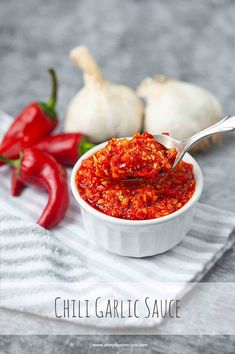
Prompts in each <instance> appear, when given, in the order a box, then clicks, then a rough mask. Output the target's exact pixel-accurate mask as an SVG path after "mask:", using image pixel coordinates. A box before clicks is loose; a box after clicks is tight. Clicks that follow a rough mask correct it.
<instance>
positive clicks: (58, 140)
mask: <svg viewBox="0 0 235 354" xmlns="http://www.w3.org/2000/svg"><path fill="white" fill-rule="evenodd" d="M35 146H36V147H37V148H38V149H40V150H43V151H45V152H47V153H49V154H50V155H52V156H53V157H54V158H55V159H56V160H57V161H58V162H60V163H61V164H62V165H64V166H73V165H74V164H75V163H76V162H77V160H78V159H79V157H80V156H81V155H82V154H84V153H85V152H86V151H88V150H89V149H91V148H92V147H93V146H95V145H94V144H91V143H90V142H89V141H88V140H87V139H86V138H85V136H84V135H83V134H81V133H61V134H57V135H54V136H48V137H47V138H46V139H43V140H42V141H40V142H39V143H37V144H36V145H35Z"/></svg>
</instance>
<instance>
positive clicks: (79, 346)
mask: <svg viewBox="0 0 235 354" xmlns="http://www.w3.org/2000/svg"><path fill="white" fill-rule="evenodd" d="M234 23H235V2H234V1H232V0H207V1H204V0H198V1H196V0H194V1H193V0H192V1H188V0H178V1H173V0H172V1H171V0H162V1H161V0H145V1H144V0H119V1H118V0H100V1H96V0H67V1H65V0H50V1H46V0H38V1H34V0H20V1H17V0H15V1H14V0H0V80H1V86H0V108H1V109H3V110H5V111H7V112H9V113H11V114H16V113H17V112H18V111H19V110H20V109H21V108H22V107H23V106H24V105H25V104H26V103H28V101H30V100H34V99H35V98H38V99H42V98H46V97H47V94H48V77H47V73H46V69H47V68H48V67H49V66H53V67H55V68H56V69H57V71H58V75H59V80H60V93H59V105H58V111H59V112H60V115H61V118H63V117H64V113H65V108H66V105H67V103H68V100H69V99H70V97H71V96H72V95H73V94H74V93H75V92H76V90H77V89H78V87H79V86H80V85H81V83H82V80H81V73H80V72H79V70H78V69H77V68H76V67H75V66H74V65H72V63H71V62H70V61H69V59H68V52H69V50H70V49H71V48H73V47H74V46H75V45H78V44H85V45H87V46H88V47H89V48H90V50H91V52H92V53H93V55H94V56H95V58H96V59H97V61H98V63H99V64H100V65H101V66H102V69H103V72H104V74H105V75H106V76H107V77H108V78H110V79H112V80H114V81H116V82H122V83H126V84H128V85H130V86H132V87H133V88H134V87H136V86H137V84H138V83H139V81H140V80H141V79H142V78H144V77H145V76H150V75H155V74H156V73H163V74H166V75H168V76H173V77H177V78H180V79H183V80H188V81H192V82H194V83H196V84H200V85H202V86H204V87H205V88H208V89H210V90H211V91H213V92H214V93H215V94H216V95H217V96H218V97H219V99H220V100H221V102H222V104H223V107H224V113H225V115H227V114H234V113H235V102H234V101H235V100H234V99H235V65H234V57H235V56H234V54H235V49H234V48H235V34H234ZM0 129H1V125H0ZM234 139H235V136H234V135H233V134H231V135H228V136H226V137H224V139H223V142H222V143H221V144H220V145H218V146H217V147H214V148H213V149H212V150H211V151H210V152H208V153H206V154H203V155H199V156H198V157H197V159H198V161H199V163H200V164H201V166H202V169H203V172H204V176H205V189H204V193H203V196H202V201H203V202H204V203H208V204H211V205H214V206H219V207H223V208H224V209H228V210H233V211H235V143H234V142H235V140H234ZM234 254H235V247H234V248H233V249H232V250H231V251H229V252H227V254H226V255H225V256H224V257H223V259H221V260H220V262H219V263H218V264H217V265H216V266H215V267H214V268H213V269H212V271H211V272H210V273H209V274H208V276H207V277H206V279H205V280H206V281H235V256H234ZM232 295H234V294H231V296H232ZM5 316H6V318H7V316H9V320H10V319H13V318H14V314H12V313H10V314H8V313H7V312H6V313H5ZM23 321H24V319H22V323H23ZM94 341H100V342H103V343H105V342H110V343H114V342H120V343H123V342H126V343H135V342H142V343H148V348H147V349H146V350H145V351H144V352H148V353H165V352H167V353H198V352H199V351H200V352H207V353H222V352H223V353H232V352H234V351H235V340H234V338H232V337H227V336H223V337H184V336H177V337H176V336H169V337H164V336H163V337H152V336H149V337H146V336H145V337H141V336H138V337H130V336H128V337H117V336H104V337H100V338H94V337H85V336H83V337H82V336H66V337H57V336H51V337H50V336H40V337H39V336H36V337H19V336H15V337H2V338H1V350H2V351H3V353H32V352H34V353H74V352H79V353H88V352H89V344H90V343H92V342H94ZM125 351H127V352H128V353H134V352H136V351H137V349H128V350H124V351H123V350H122V349H119V351H116V352H119V353H121V352H125ZM90 352H94V349H90ZM102 352H103V353H105V352H114V350H112V349H107V351H105V350H104V349H103V350H102ZM139 352H141V351H139Z"/></svg>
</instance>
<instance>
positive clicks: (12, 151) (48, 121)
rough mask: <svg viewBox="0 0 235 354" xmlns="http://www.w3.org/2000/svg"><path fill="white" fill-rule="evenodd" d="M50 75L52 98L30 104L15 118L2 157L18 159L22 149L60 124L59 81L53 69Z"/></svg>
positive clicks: (5, 136)
mask: <svg viewBox="0 0 235 354" xmlns="http://www.w3.org/2000/svg"><path fill="white" fill-rule="evenodd" d="M49 73H50V75H51V80H52V93H51V98H50V99H49V101H48V102H47V103H44V102H38V103H37V102H33V103H30V104H29V105H28V106H26V107H25V108H24V109H23V111H22V112H21V113H20V114H19V115H18V116H17V117H16V118H15V120H14V122H13V123H12V124H11V126H10V128H9V129H8V131H7V132H6V134H5V135H4V137H3V140H2V142H1V145H0V154H1V155H4V156H5V157H8V158H9V159H15V158H17V157H18V156H19V152H20V151H21V150H22V149H24V148H26V147H29V146H31V145H33V144H35V143H37V142H38V141H40V140H41V139H43V138H44V137H46V136H47V135H48V134H49V133H50V132H51V131H52V130H53V129H54V128H55V127H56V125H57V123H58V118H57V113H56V111H55V104H56V97H57V80H56V74H55V71H54V70H53V69H50V70H49ZM1 164H3V162H1V163H0V165H1Z"/></svg>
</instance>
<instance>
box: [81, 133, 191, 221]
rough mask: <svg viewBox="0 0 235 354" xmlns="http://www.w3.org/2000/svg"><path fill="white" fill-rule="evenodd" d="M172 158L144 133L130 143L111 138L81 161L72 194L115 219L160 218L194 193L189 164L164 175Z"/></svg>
mask: <svg viewBox="0 0 235 354" xmlns="http://www.w3.org/2000/svg"><path fill="white" fill-rule="evenodd" d="M175 157H176V151H175V150H174V149H169V150H168V149H166V148H165V147H164V146H163V145H161V144H159V143H157V142H155V141H154V138H153V136H152V135H151V134H149V133H144V134H142V135H140V134H139V133H137V134H135V136H134V137H133V139H131V140H128V139H119V140H117V139H112V140H110V142H109V143H108V144H107V145H106V146H105V147H104V148H103V149H101V150H99V151H98V152H96V153H95V154H94V155H92V156H90V157H88V158H87V159H85V160H83V161H82V164H81V167H80V168H79V169H78V171H77V176H76V184H77V187H78V191H79V193H80V196H81V197H82V198H83V199H84V200H85V201H86V202H88V203H89V204H90V205H91V206H93V207H94V208H96V209H97V210H99V211H101V212H103V213H104V214H107V215H110V216H114V217H117V218H121V219H129V220H146V219H154V218H159V217H161V216H166V215H168V214H171V213H173V212H174V211H176V210H178V209H180V208H182V206H183V205H184V204H185V203H187V201H188V200H189V199H190V198H191V197H192V195H193V193H194V191H195V178H194V174H193V166H192V165H191V164H189V163H186V162H183V161H181V162H180V164H179V165H178V166H177V167H176V168H175V169H173V170H172V171H170V169H171V166H172V164H173V162H174V160H175ZM168 171H169V172H168ZM161 172H168V173H166V174H164V175H162V174H160V175H159V173H161ZM133 177H137V178H140V177H141V179H139V180H134V179H130V178H133ZM128 178H129V180H128ZM123 179H124V180H123Z"/></svg>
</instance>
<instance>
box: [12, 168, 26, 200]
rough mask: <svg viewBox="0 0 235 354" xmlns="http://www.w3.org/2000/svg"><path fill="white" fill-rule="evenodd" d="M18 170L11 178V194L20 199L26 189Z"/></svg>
mask: <svg viewBox="0 0 235 354" xmlns="http://www.w3.org/2000/svg"><path fill="white" fill-rule="evenodd" d="M18 174H19V173H18V170H17V169H16V168H15V169H14V170H13V172H12V176H11V194H12V195H13V196H14V197H18V196H19V195H20V194H21V192H22V190H23V189H24V184H23V183H22V182H21V181H20V180H19V178H18Z"/></svg>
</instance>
